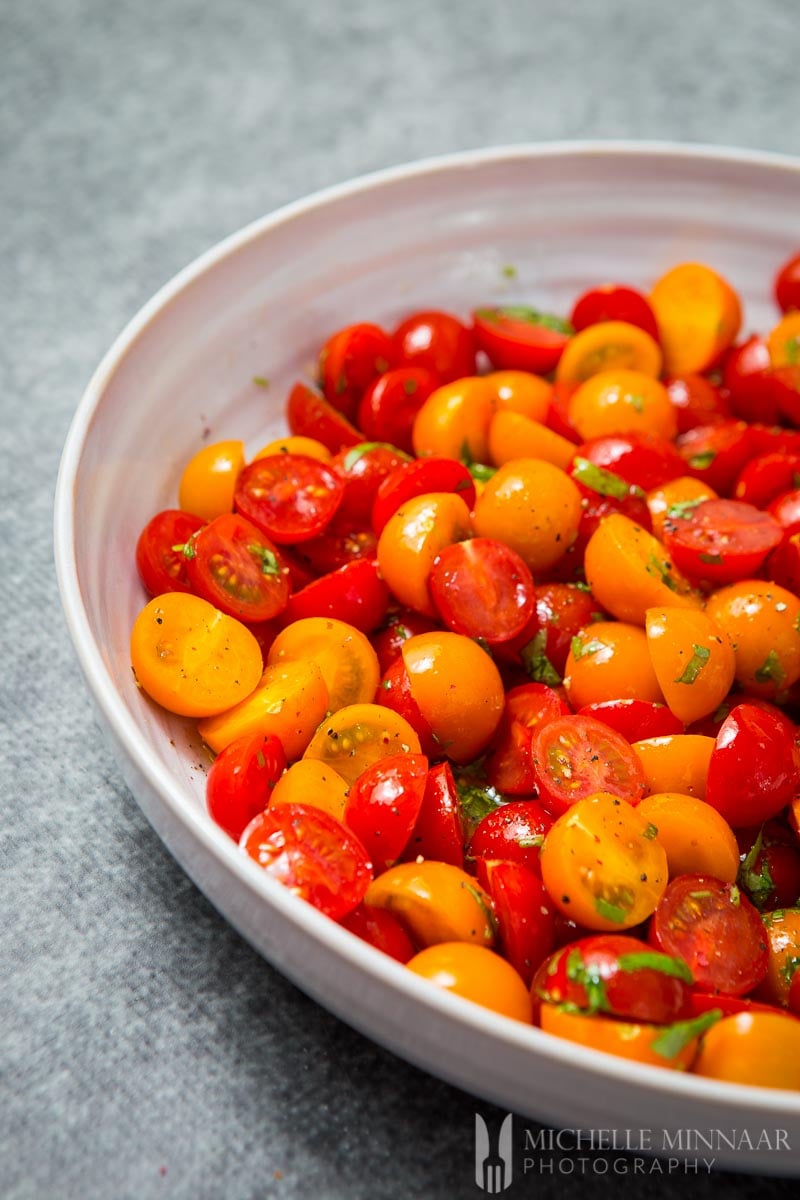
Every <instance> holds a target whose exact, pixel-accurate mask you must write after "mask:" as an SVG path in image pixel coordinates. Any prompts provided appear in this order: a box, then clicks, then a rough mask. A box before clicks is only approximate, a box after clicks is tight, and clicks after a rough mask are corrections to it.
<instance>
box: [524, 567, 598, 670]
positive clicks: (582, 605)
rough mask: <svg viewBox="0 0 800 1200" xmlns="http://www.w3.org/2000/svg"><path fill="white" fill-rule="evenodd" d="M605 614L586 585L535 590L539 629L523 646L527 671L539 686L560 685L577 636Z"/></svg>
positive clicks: (543, 585)
mask: <svg viewBox="0 0 800 1200" xmlns="http://www.w3.org/2000/svg"><path fill="white" fill-rule="evenodd" d="M603 615H604V614H603V613H601V612H599V611H598V604H597V601H596V600H595V599H594V597H593V596H592V594H591V592H589V591H588V589H587V588H586V586H585V585H584V586H583V587H578V586H577V585H576V584H574V583H541V584H539V585H538V587H537V588H536V618H537V621H536V626H535V627H534V629H533V631H532V632H531V633H530V639H529V640H528V641H527V642H526V643H525V644H524V646H523V647H520V650H521V653H522V661H523V662H524V664H525V669H526V671H527V672H528V674H529V675H530V677H531V679H533V680H534V681H535V682H537V683H548V684H550V685H551V686H553V685H555V684H557V683H560V682H561V676H562V675H563V674H564V668H565V666H566V663H567V655H568V654H569V651H570V647H571V645H572V639H573V638H574V637H575V636H576V634H578V633H580V631H581V630H582V629H583V628H584V627H585V626H587V625H590V624H591V623H592V621H596V620H597V619H598V618H599V617H602V616H603Z"/></svg>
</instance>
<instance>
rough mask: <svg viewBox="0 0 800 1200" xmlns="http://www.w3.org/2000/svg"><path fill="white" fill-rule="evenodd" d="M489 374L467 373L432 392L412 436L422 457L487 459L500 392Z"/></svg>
mask: <svg viewBox="0 0 800 1200" xmlns="http://www.w3.org/2000/svg"><path fill="white" fill-rule="evenodd" d="M489 380H490V377H489V376H487V375H467V376H466V377H464V378H463V379H455V380H453V382H452V383H445V384H442V386H441V387H438V388H437V389H436V391H434V392H431V394H430V395H429V396H428V398H427V400H426V401H425V403H424V404H423V406H422V408H421V409H420V410H419V412H418V413H417V415H416V417H415V418H414V428H413V431H412V435H411V440H412V443H413V446H414V453H415V454H416V455H417V456H418V457H419V458H428V457H431V456H436V457H442V458H463V459H466V460H467V461H470V460H471V461H474V462H486V460H487V458H488V456H489V427H490V425H491V421H492V417H493V415H494V413H495V412H496V411H497V405H498V400H497V392H496V391H495V389H494V387H493V386H492V384H491V383H490V382H489Z"/></svg>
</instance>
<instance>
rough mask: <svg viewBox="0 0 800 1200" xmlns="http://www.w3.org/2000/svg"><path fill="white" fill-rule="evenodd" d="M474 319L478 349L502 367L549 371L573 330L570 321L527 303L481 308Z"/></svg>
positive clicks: (495, 365)
mask: <svg viewBox="0 0 800 1200" xmlns="http://www.w3.org/2000/svg"><path fill="white" fill-rule="evenodd" d="M472 320H473V327H474V330H475V341H476V343H477V346H478V349H479V350H482V351H483V352H484V354H485V355H486V356H487V358H488V359H489V361H490V362H491V364H492V366H493V367H495V368H496V369H497V370H500V371H531V372H532V373H533V374H534V375H546V374H548V372H550V371H553V370H555V368H556V366H557V364H558V360H559V359H560V358H561V355H562V353H563V351H564V347H565V346H566V344H567V342H568V341H569V339H570V337H571V336H572V333H573V329H572V326H571V325H570V324H569V322H568V321H563V320H562V319H561V318H560V317H554V316H551V315H550V314H549V313H541V312H537V311H536V309H533V308H528V307H527V306H525V305H506V306H505V307H503V308H479V309H476V310H475V312H474V313H473V314H472Z"/></svg>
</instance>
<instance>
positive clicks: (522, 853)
mask: <svg viewBox="0 0 800 1200" xmlns="http://www.w3.org/2000/svg"><path fill="white" fill-rule="evenodd" d="M552 824H553V818H552V817H551V816H550V814H549V813H548V812H546V811H545V809H544V808H542V806H541V804H539V803H538V802H537V801H536V800H512V801H510V802H509V803H508V804H501V805H500V806H499V808H495V809H493V811H492V812H490V813H487V814H486V816H485V817H482V818H481V820H480V821H479V822H478V825H477V826H476V829H475V832H474V833H473V835H472V838H471V839H470V843H469V857H470V858H473V859H475V860H476V861H477V862H479V863H480V861H481V860H482V859H489V860H495V859H497V860H501V861H503V862H514V863H518V864H519V865H520V866H522V867H525V869H526V870H528V871H532V872H533V874H534V875H537V876H541V871H540V869H539V850H540V848H541V845H542V842H543V841H544V837H545V834H546V833H547V832H548V830H549V829H550V828H551V827H552Z"/></svg>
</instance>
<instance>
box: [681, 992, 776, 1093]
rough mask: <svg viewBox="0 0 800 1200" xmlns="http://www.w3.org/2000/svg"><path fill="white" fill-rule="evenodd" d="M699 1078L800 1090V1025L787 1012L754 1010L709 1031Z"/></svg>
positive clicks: (696, 1068)
mask: <svg viewBox="0 0 800 1200" xmlns="http://www.w3.org/2000/svg"><path fill="white" fill-rule="evenodd" d="M692 1071H693V1073H694V1074H695V1075H703V1076H705V1077H706V1078H709V1079H722V1080H726V1081H728V1082H730V1083H743V1084H751V1085H755V1086H756V1087H762V1088H764V1087H767V1088H781V1089H787V1090H790V1091H795V1092H796V1091H798V1090H800V1026H799V1025H798V1024H797V1022H796V1021H793V1020H792V1019H791V1017H789V1016H788V1015H787V1014H786V1013H774V1012H772V1013H769V1012H759V1011H753V1010H750V1011H748V1012H743V1013H738V1014H736V1015H735V1016H730V1017H724V1018H723V1020H721V1021H718V1022H717V1024H716V1025H714V1026H712V1028H711V1029H709V1030H708V1031H707V1032H706V1035H705V1037H704V1038H703V1042H702V1045H701V1047H700V1051H699V1053H698V1055H697V1058H696V1059H695V1061H694V1063H693V1064H692Z"/></svg>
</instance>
